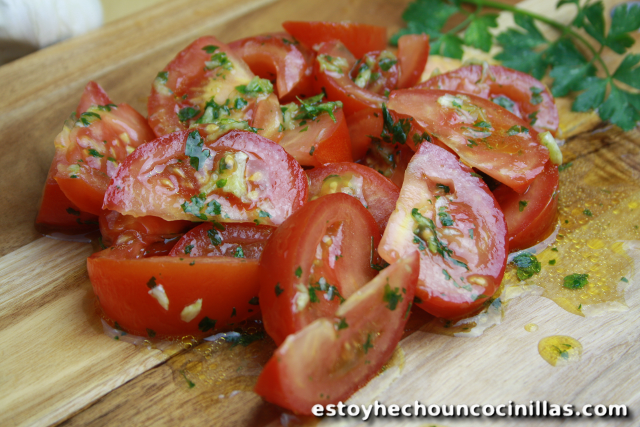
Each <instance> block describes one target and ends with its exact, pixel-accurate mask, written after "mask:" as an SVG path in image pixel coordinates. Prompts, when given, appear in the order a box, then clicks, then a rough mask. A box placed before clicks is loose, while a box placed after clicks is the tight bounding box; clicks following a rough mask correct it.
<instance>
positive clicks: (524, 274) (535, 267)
mask: <svg viewBox="0 0 640 427" xmlns="http://www.w3.org/2000/svg"><path fill="white" fill-rule="evenodd" d="M512 262H513V263H514V264H515V265H516V267H518V269H517V271H516V275H517V276H518V279H520V280H527V279H529V278H530V277H533V275H534V274H538V273H540V270H541V269H542V264H540V261H538V258H536V257H535V256H534V255H531V254H530V253H527V252H524V253H521V254H520V255H518V256H517V257H515V258H514V259H513V261H512Z"/></svg>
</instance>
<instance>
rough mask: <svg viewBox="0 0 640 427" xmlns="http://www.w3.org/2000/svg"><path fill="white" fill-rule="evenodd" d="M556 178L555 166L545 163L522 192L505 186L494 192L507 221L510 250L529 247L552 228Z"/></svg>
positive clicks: (556, 201)
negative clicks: (542, 168) (519, 192)
mask: <svg viewBox="0 0 640 427" xmlns="http://www.w3.org/2000/svg"><path fill="white" fill-rule="evenodd" d="M558 181H559V176H558V167H557V166H556V165H554V164H553V163H551V162H548V163H547V165H546V166H545V168H544V170H543V171H542V173H541V174H540V175H538V176H537V177H536V179H534V180H533V183H532V184H531V186H530V187H529V188H528V189H527V191H525V192H524V193H523V194H518V193H516V192H515V191H513V190H512V189H510V188H509V187H507V186H506V185H501V186H500V187H498V188H496V189H495V190H494V191H493V195H494V196H495V198H496V200H497V201H498V203H499V204H500V208H502V212H504V216H505V218H506V220H507V230H508V234H507V238H508V240H509V250H511V251H517V250H521V249H526V248H530V247H531V246H533V245H535V244H536V243H538V242H540V241H542V240H544V239H545V238H546V237H547V235H549V233H550V232H551V231H552V230H553V228H554V226H555V219H556V213H557V210H558Z"/></svg>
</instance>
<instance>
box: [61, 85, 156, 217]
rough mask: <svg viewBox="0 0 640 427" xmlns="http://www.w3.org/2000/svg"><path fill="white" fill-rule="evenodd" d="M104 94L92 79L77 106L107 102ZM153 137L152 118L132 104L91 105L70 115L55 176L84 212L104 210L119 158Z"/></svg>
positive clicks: (62, 135)
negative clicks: (78, 112) (144, 114)
mask: <svg viewBox="0 0 640 427" xmlns="http://www.w3.org/2000/svg"><path fill="white" fill-rule="evenodd" d="M96 92H97V93H96ZM105 96H106V94H105V93H104V91H103V90H102V89H101V88H100V87H99V86H98V85H97V84H96V83H93V82H90V83H89V84H88V85H87V87H86V88H85V94H84V95H83V97H82V100H81V102H80V106H79V107H78V110H81V109H83V108H85V106H86V105H89V104H91V103H92V102H94V101H96V100H97V101H98V102H103V101H104V100H105V99H104V97H105ZM107 100H108V98H107ZM154 137H155V135H154V134H153V131H152V130H151V128H150V127H149V125H148V124H147V120H146V119H145V118H144V117H142V116H141V115H140V114H139V113H138V112H137V111H135V110H134V109H133V108H131V107H130V106H129V105H127V104H119V105H115V104H112V103H108V104H106V105H91V106H90V107H88V108H87V110H86V111H85V112H83V113H81V114H80V115H79V116H78V117H75V116H72V117H71V118H70V119H68V120H67V121H66V122H65V124H64V127H63V129H62V132H60V133H59V134H58V136H57V137H56V139H55V146H56V156H55V159H54V162H55V164H56V168H57V171H56V174H55V176H54V178H55V180H56V182H57V183H58V185H59V186H60V189H61V190H62V191H63V192H64V194H65V196H66V197H67V198H68V199H69V200H70V201H71V202H73V203H74V204H75V205H76V206H78V208H79V209H80V210H81V211H82V212H88V213H92V214H94V215H99V214H100V212H101V207H102V201H103V199H104V193H105V191H106V190H107V186H108V185H109V180H110V179H111V178H112V177H113V176H114V175H115V173H116V171H117V170H118V167H119V165H120V163H121V162H122V161H123V160H124V159H125V158H126V157H127V155H129V154H130V153H131V152H133V151H134V150H135V149H136V147H138V146H139V145H140V144H142V143H144V142H147V141H150V140H152V139H153V138H154Z"/></svg>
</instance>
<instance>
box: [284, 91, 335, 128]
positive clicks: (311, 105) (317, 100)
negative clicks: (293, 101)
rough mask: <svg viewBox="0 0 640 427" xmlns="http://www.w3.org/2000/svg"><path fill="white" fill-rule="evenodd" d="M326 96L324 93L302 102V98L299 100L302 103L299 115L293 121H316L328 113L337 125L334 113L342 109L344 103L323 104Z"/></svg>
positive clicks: (299, 107) (330, 102) (331, 102)
mask: <svg viewBox="0 0 640 427" xmlns="http://www.w3.org/2000/svg"><path fill="white" fill-rule="evenodd" d="M324 96H325V95H324V93H321V94H319V95H316V96H312V97H311V98H307V99H305V100H301V99H300V98H298V100H299V101H300V105H299V106H298V113H297V114H296V115H295V116H294V117H293V119H294V120H315V119H316V118H317V117H318V116H319V115H320V114H322V113H327V114H328V115H329V117H331V120H333V122H334V123H335V122H336V117H335V116H334V115H333V112H334V111H335V110H336V109H338V108H342V102H340V101H335V102H333V101H329V102H324V103H323V102H322V99H323V98H324ZM301 125H302V123H301ZM300 132H302V131H300Z"/></svg>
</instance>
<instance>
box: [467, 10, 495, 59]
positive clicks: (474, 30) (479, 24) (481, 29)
mask: <svg viewBox="0 0 640 427" xmlns="http://www.w3.org/2000/svg"><path fill="white" fill-rule="evenodd" d="M497 21H498V15H496V14H495V13H491V14H487V15H481V16H478V17H477V18H476V19H474V20H472V21H471V23H470V24H469V27H467V30H466V31H465V32H464V43H465V44H466V45H467V46H473V47H477V48H478V49H480V50H481V51H483V52H489V49H491V46H492V45H493V36H492V35H491V33H490V32H489V28H496V27H497V26H498V22H497Z"/></svg>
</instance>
